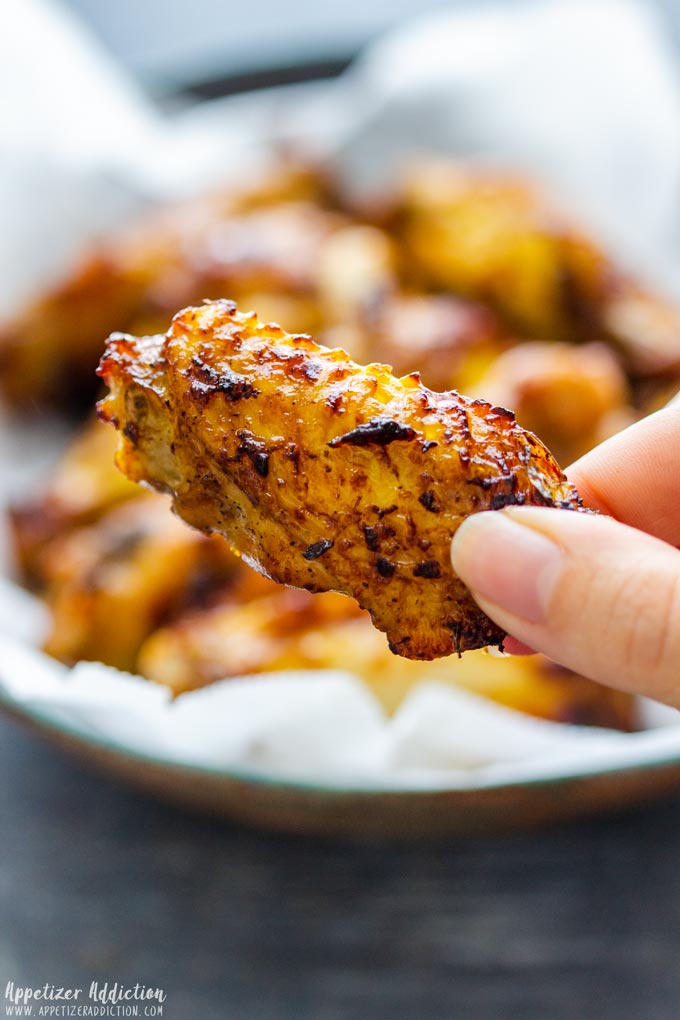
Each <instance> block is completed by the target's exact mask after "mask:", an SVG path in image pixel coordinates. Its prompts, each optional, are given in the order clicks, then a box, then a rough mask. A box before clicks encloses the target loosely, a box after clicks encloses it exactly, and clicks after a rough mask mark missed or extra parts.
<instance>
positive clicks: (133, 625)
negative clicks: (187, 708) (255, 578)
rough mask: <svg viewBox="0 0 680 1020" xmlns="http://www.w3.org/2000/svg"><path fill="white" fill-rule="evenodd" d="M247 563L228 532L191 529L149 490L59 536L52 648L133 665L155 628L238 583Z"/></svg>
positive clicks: (51, 589) (48, 558) (49, 575)
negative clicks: (228, 538)
mask: <svg viewBox="0 0 680 1020" xmlns="http://www.w3.org/2000/svg"><path fill="white" fill-rule="evenodd" d="M240 570H242V567H241V564H240V561H239V560H238V559H237V557H235V556H234V555H233V553H232V552H231V550H230V549H229V546H228V545H227V543H226V542H225V541H224V540H223V539H222V538H220V537H219V536H217V535H216V536H214V537H213V538H206V537H205V536H204V535H200V534H198V533H197V532H196V531H193V530H192V529H191V528H187V526H186V525H185V524H183V523H182V522H181V521H179V520H177V518H176V517H174V516H173V515H172V514H171V513H170V512H169V507H168V505H167V500H165V499H163V498H161V497H160V496H153V495H148V494H147V495H146V496H144V497H143V498H141V499H136V500H133V501H132V502H131V503H128V504H126V505H124V506H121V507H117V508H115V509H114V510H111V511H110V512H109V513H108V514H106V515H105V516H104V517H102V519H101V520H100V521H98V522H97V523H96V524H93V525H91V526H89V527H85V528H79V529H76V530H75V531H72V532H71V533H70V534H67V535H65V536H63V537H62V538H59V539H55V540H54V542H52V543H51V545H50V547H49V549H48V550H47V551H46V554H45V562H44V572H45V577H46V580H47V582H48V587H47V591H46V601H47V604H48V607H49V608H50V611H51V613H52V627H51V631H50V634H49V636H48V639H47V642H46V644H45V650H46V651H47V652H48V653H49V654H50V655H53V656H55V658H57V659H61V660H62V661H64V662H69V663H72V662H76V661H78V660H79V659H96V660H97V661H99V662H105V663H107V664H108V665H110V666H116V667H118V668H119V669H127V670H132V669H134V667H135V663H136V655H137V652H138V650H139V648H140V646H141V645H142V643H143V642H144V641H145V640H146V638H147V637H148V636H149V634H151V633H152V632H153V631H154V630H155V629H156V628H157V627H159V626H162V625H163V624H165V623H167V622H168V621H169V620H170V619H172V617H173V615H175V614H177V613H179V612H180V611H185V610H186V609H187V608H188V607H190V606H192V605H196V604H200V603H201V602H204V601H205V600H206V599H208V598H209V596H210V594H211V593H214V592H216V591H218V590H221V589H223V588H224V587H225V586H226V585H228V584H231V583H233V581H234V579H235V577H236V575H237V573H238V572H239V571H240ZM249 573H252V572H249Z"/></svg>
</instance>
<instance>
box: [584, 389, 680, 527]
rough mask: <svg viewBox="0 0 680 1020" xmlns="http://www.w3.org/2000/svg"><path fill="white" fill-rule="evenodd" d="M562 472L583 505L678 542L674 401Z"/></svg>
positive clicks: (679, 483)
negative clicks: (571, 483)
mask: <svg viewBox="0 0 680 1020" xmlns="http://www.w3.org/2000/svg"><path fill="white" fill-rule="evenodd" d="M567 475H568V477H569V480H570V481H571V482H573V483H574V485H575V486H576V488H577V489H578V491H579V493H580V495H581V496H582V498H583V501H584V503H585V505H586V506H590V507H593V508H594V509H597V510H601V511H602V512H603V513H605V514H608V515H609V516H610V517H615V518H616V520H618V521H622V522H623V523H624V524H628V525H630V526H631V527H633V528H637V529H638V530H640V531H645V532H647V534H649V535H653V536H654V537H655V538H660V539H661V540H662V541H664V542H669V543H670V544H671V545H674V546H678V545H680V402H678V400H677V399H676V400H675V401H672V402H671V403H670V404H669V405H668V406H667V407H664V408H663V409H662V410H661V411H657V412H656V413H655V414H652V415H650V416H649V417H648V418H643V419H642V421H639V422H636V423H635V424H634V425H631V426H630V427H629V428H627V429H625V430H624V431H623V432H620V433H619V434H618V435H616V436H612V438H611V439H607V440H606V442H604V443H601V444H600V446H597V447H596V448H595V449H594V450H591V452H590V453H587V454H586V455H585V457H581V459H580V460H577V461H576V462H575V463H574V464H572V466H571V467H570V468H568V469H567Z"/></svg>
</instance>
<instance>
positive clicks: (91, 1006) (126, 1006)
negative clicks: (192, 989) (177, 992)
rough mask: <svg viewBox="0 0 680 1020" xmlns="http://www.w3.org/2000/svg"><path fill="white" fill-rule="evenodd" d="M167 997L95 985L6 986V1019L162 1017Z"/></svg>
mask: <svg viewBox="0 0 680 1020" xmlns="http://www.w3.org/2000/svg"><path fill="white" fill-rule="evenodd" d="M166 998H167V996H166V994H165V992H164V991H163V989H162V988H151V987H149V986H148V985H140V984H135V985H123V984H119V982H118V981H115V982H114V983H113V984H109V983H108V981H105V982H104V983H103V984H101V983H100V982H99V981H92V982H91V983H90V987H89V988H88V989H87V992H86V990H85V989H84V988H66V987H60V986H59V985H48V984H45V985H41V986H40V987H35V988H34V987H31V986H30V985H17V984H15V983H14V981H8V982H7V985H6V986H5V1016H6V1017H10V1016H11V1017H15V1016H22V1017H26V1016H30V1017H43V1016H46V1017H50V1016H51V1017H69V1016H77V1017H82V1016H85V1017H90V1016H92V1017H146V1016H151V1017H159V1016H160V1017H162V1016H163V1003H164V1002H165V1000H166Z"/></svg>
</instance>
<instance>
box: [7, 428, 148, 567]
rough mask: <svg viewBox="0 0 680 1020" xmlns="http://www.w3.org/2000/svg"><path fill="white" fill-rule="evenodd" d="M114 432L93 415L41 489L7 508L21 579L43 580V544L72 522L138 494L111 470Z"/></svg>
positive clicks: (92, 516) (73, 525) (69, 527)
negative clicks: (112, 433)
mask: <svg viewBox="0 0 680 1020" xmlns="http://www.w3.org/2000/svg"><path fill="white" fill-rule="evenodd" d="M115 450H116V443H115V437H114V436H112V435H111V430H110V429H107V428H105V427H104V426H103V425H102V423H101V422H99V421H97V420H96V418H92V420H91V421H89V422H88V423H87V424H86V425H85V426H84V427H83V429H82V430H81V431H80V432H79V433H78V434H77V436H76V438H75V439H74V440H73V442H72V443H71V445H70V446H69V447H68V449H67V450H66V452H65V453H64V455H63V457H62V458H61V460H60V461H59V462H58V464H57V465H56V466H55V468H54V471H53V472H52V474H51V476H50V477H49V478H48V479H47V481H46V484H45V487H44V489H43V490H42V492H40V493H39V494H36V495H35V496H33V497H32V498H31V499H29V500H25V501H23V502H21V503H16V504H15V505H13V506H12V507H11V508H10V513H9V524H10V528H11V531H12V537H13V539H14V543H13V546H14V554H15V558H16V561H17V565H18V567H19V569H20V572H21V574H22V577H23V579H24V581H25V582H26V583H27V584H29V585H31V586H32V587H40V585H41V584H42V583H43V582H44V567H45V564H44V555H45V551H46V549H47V547H48V546H49V544H50V543H51V542H52V541H53V540H54V539H55V538H57V537H58V536H63V535H64V534H66V533H67V532H69V531H71V530H72V529H73V528H77V527H80V526H82V525H83V524H91V523H93V522H94V521H96V520H97V519H98V518H99V517H101V516H102V514H104V513H106V512H107V511H108V510H109V509H110V508H111V507H113V506H115V505H116V504H118V503H124V502H126V501H127V500H130V499H138V498H139V497H140V495H141V491H140V489H139V487H138V486H136V485H133V484H132V482H130V481H128V479H127V478H125V476H124V475H122V474H121V473H120V471H116V469H115V467H114V464H113V458H114V454H115Z"/></svg>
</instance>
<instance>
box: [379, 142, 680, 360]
mask: <svg viewBox="0 0 680 1020" xmlns="http://www.w3.org/2000/svg"><path fill="white" fill-rule="evenodd" d="M399 219H400V223H399V227H398V231H399V233H400V236H401V237H402V238H403V240H404V243H405V245H406V249H407V251H408V253H409V255H410V257H411V259H412V269H413V271H415V272H420V273H421V274H422V276H423V277H424V280H425V282H426V283H427V284H429V285H432V284H434V285H437V286H440V287H445V288H450V289H452V290H454V291H457V292H459V293H461V294H467V295H469V296H471V297H475V298H477V299H478V300H482V301H487V302H488V303H489V304H490V305H491V306H492V307H493V308H495V309H496V310H497V311H498V312H499V313H500V314H502V315H503V316H504V317H505V318H506V319H507V320H508V322H509V323H510V324H511V325H512V326H514V328H515V329H518V330H519V331H520V332H521V333H523V334H524V335H528V336H532V337H537V338H538V339H541V340H567V341H570V342H572V343H573V342H575V341H580V340H606V341H607V342H609V343H612V344H613V345H614V346H615V347H617V348H618V349H619V350H620V351H621V352H622V353H623V355H624V357H625V359H626V364H627V367H628V368H629V370H630V371H631V373H632V374H634V375H641V376H645V375H655V374H659V373H664V372H667V371H669V370H672V369H676V368H678V367H680V314H679V313H678V310H677V309H676V308H674V307H673V306H672V305H671V304H670V303H669V302H668V301H666V300H665V299H664V298H662V297H661V296H659V295H657V294H654V293H652V292H651V291H649V290H647V289H646V288H645V287H644V286H643V285H642V284H640V283H638V282H637V281H636V280H635V279H633V277H632V276H631V275H630V274H628V273H626V272H625V271H624V270H622V269H621V268H620V267H619V266H618V265H616V264H615V263H614V262H613V260H612V259H611V258H610V257H609V255H608V254H607V253H606V252H605V251H604V250H603V249H602V248H600V247H599V246H598V245H597V244H595V243H594V242H593V241H592V240H591V239H590V238H589V237H588V236H587V235H586V234H585V233H583V232H582V231H581V230H580V229H578V228H575V227H574V225H573V224H572V223H571V222H570V220H569V219H568V218H566V217H565V216H564V215H562V214H561V213H560V212H559V211H557V210H556V209H555V207H554V205H553V204H552V203H551V202H549V201H547V200H546V199H545V197H544V195H542V194H541V192H540V191H539V190H538V189H537V188H536V187H534V186H532V185H531V184H530V183H527V182H526V181H525V180H521V179H517V178H513V177H512V176H510V175H508V174H507V173H503V172H501V173H498V172H492V171H489V170H484V169H482V168H480V167H473V166H469V165H465V164H463V163H456V162H455V161H452V160H432V161H428V162H424V163H421V164H419V165H417V166H416V167H414V168H413V171H412V173H411V174H410V176H408V177H407V179H406V182H405V185H404V189H403V194H402V198H401V206H400V213H399Z"/></svg>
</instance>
